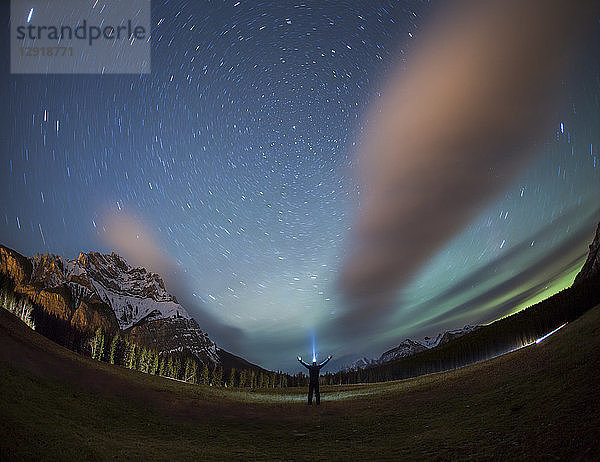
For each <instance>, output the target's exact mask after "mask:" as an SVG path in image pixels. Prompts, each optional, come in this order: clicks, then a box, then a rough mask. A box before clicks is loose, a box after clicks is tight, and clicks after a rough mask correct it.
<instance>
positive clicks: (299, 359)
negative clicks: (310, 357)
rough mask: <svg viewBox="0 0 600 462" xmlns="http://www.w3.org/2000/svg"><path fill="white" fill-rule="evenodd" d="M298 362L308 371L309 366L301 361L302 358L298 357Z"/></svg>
mask: <svg viewBox="0 0 600 462" xmlns="http://www.w3.org/2000/svg"><path fill="white" fill-rule="evenodd" d="M298 361H300V363H301V364H302V365H303V366H304V367H306V368H307V369H310V366H309V365H308V364H306V363H305V362H304V361H302V358H301V357H300V356H298Z"/></svg>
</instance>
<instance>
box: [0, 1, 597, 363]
mask: <svg viewBox="0 0 600 462" xmlns="http://www.w3.org/2000/svg"><path fill="white" fill-rule="evenodd" d="M434 8H435V6H434V5H430V4H429V3H423V2H408V1H406V2H404V1H403V2H391V1H375V0H373V1H368V2H347V1H344V2H321V1H314V2H310V1H307V2H298V3H295V2H288V1H272V2H244V1H242V2H238V1H226V2H225V1H224V2H221V1H214V2H206V1H195V0H194V1H165V2H158V1H156V2H153V5H152V27H153V30H152V72H151V73H150V74H148V75H105V76H99V75H46V76H45V75H11V74H10V72H9V61H8V58H7V56H8V44H7V42H8V40H9V34H8V32H7V30H6V27H7V26H8V19H6V18H8V17H9V13H8V7H7V6H6V5H3V6H2V13H3V14H2V18H5V19H3V22H4V24H5V26H6V27H5V32H4V36H3V38H4V40H3V41H2V45H0V47H2V51H3V53H2V56H4V57H5V58H4V59H3V60H2V65H1V66H2V67H1V69H0V72H1V75H0V107H1V108H2V112H1V113H0V118H1V121H0V191H1V196H0V197H1V198H2V200H1V202H0V242H1V243H3V244H4V245H7V246H8V247H11V248H14V249H15V250H17V251H19V252H21V253H23V254H25V255H32V254H35V253H46V252H50V253H55V254H58V255H63V256H65V257H68V258H76V257H77V255H78V254H79V252H81V251H92V250H94V251H101V252H111V251H113V250H115V251H117V252H118V253H120V254H122V255H124V256H125V257H126V258H127V259H128V260H129V261H130V262H131V263H136V264H144V265H147V266H149V267H150V268H151V269H152V270H154V271H157V272H159V273H161V274H163V276H164V277H165V279H166V281H167V287H168V288H169V289H170V290H171V291H172V292H174V294H175V295H176V296H177V298H178V299H179V301H180V302H181V303H182V304H183V305H184V306H185V307H186V308H187V309H188V311H189V312H190V313H191V314H192V315H194V316H195V317H196V319H198V321H199V323H200V325H201V327H202V328H204V329H205V330H207V331H208V333H209V335H210V336H211V337H212V338H213V339H215V340H216V341H217V343H218V345H219V346H221V347H223V348H225V349H227V350H229V351H232V352H233V353H236V354H239V355H241V356H243V357H245V358H246V359H248V360H250V361H252V362H255V363H258V364H260V365H262V366H264V367H267V368H271V369H284V370H293V368H294V361H295V357H296V355H297V354H301V355H302V356H305V357H310V356H311V349H312V341H313V340H312V339H313V338H314V339H315V342H316V349H317V351H318V352H319V353H320V354H319V358H321V359H324V357H325V356H326V355H328V354H334V355H335V357H336V359H338V365H341V364H342V363H343V362H344V361H350V360H352V359H355V358H356V357H359V356H363V355H364V356H378V355H379V354H380V353H382V352H383V351H384V350H386V349H388V348H391V347H393V346H395V345H396V344H398V343H399V342H400V341H401V340H403V339H404V338H406V337H412V338H422V337H423V336H425V335H435V334H437V333H438V332H440V331H443V330H444V329H450V328H457V327H462V326H463V325H465V324H467V323H469V324H475V323H483V322H490V321H493V320H494V319H497V318H498V317H501V316H504V315H507V314H510V313H513V312H515V311H517V310H519V309H521V308H523V307H525V306H527V305H529V304H531V303H533V302H536V301H538V300H541V299H543V298H545V297H546V296H548V295H550V294H552V293H554V292H556V291H557V290H560V289H562V288H564V287H566V286H568V285H570V283H571V282H572V279H573V277H574V275H575V274H576V272H577V271H578V269H579V268H580V266H581V265H582V264H583V260H584V258H585V255H586V251H587V246H588V244H589V242H590V241H591V238H592V235H593V232H594V229H595V224H596V223H597V221H598V220H599V219H600V202H599V201H598V199H599V198H600V154H599V148H600V116H599V114H600V110H599V109H600V104H599V95H600V91H599V83H598V82H599V80H598V75H599V73H598V59H599V56H600V55H599V54H598V50H597V49H596V48H592V49H591V51H590V52H589V53H587V54H586V57H585V58H584V59H583V60H582V65H581V69H580V70H578V71H577V72H575V73H574V75H573V77H572V79H571V80H569V81H567V82H565V83H564V87H565V89H566V93H567V94H568V98H569V104H568V106H567V107H566V109H564V110H563V109H561V111H562V112H561V114H560V120H561V122H560V124H558V125H556V126H553V127H550V128H549V129H547V132H546V134H545V136H544V140H545V141H544V142H543V143H540V144H538V145H537V146H536V148H535V149H536V152H537V156H535V157H534V158H533V160H532V161H531V162H530V163H529V164H528V166H527V167H526V168H524V169H523V170H522V171H521V172H520V173H519V174H518V175H517V176H516V177H515V178H514V179H513V180H512V181H511V182H510V184H509V186H508V187H507V188H506V189H505V191H503V192H502V193H501V194H500V195H499V196H497V197H496V198H495V199H494V200H492V201H491V202H490V203H489V204H488V205H487V206H485V207H484V208H483V209H482V210H480V212H479V214H478V215H477V216H476V217H475V218H474V219H473V220H472V222H471V223H470V224H469V225H468V226H466V227H465V228H464V229H463V231H462V232H461V233H459V234H458V235H457V236H455V237H454V238H453V239H451V240H449V241H448V242H447V243H446V245H445V246H444V247H443V248H442V249H441V250H440V251H439V252H437V253H436V255H435V256H434V257H433V258H432V259H431V260H430V261H429V262H428V263H426V264H425V265H424V266H423V267H422V268H421V270H420V271H419V272H418V273H417V274H416V275H415V276H414V278H413V279H412V280H411V282H410V283H408V284H405V285H404V286H401V287H400V288H399V289H398V297H397V301H396V302H395V305H394V306H396V308H395V309H394V310H393V314H392V315H391V316H390V317H389V319H387V320H386V322H385V323H384V324H383V325H382V324H381V323H376V322H375V321H376V320H374V324H373V325H372V326H370V325H368V323H366V325H365V326H364V329H361V330H359V333H358V334H355V335H353V336H352V337H351V338H348V337H347V336H346V334H345V333H344V332H343V331H341V330H339V329H337V327H336V319H337V318H338V317H339V316H341V315H343V314H344V312H345V309H346V305H345V301H344V297H343V296H342V294H341V293H340V290H339V288H338V287H339V285H338V277H339V274H340V268H341V265H342V262H343V259H344V257H345V253H346V251H347V249H348V246H349V243H348V235H349V233H350V231H351V227H352V224H353V217H354V213H355V207H356V205H357V204H358V202H359V198H360V188H359V186H358V182H357V180H356V172H355V170H356V161H355V154H356V146H357V144H358V142H359V140H360V137H361V135H362V133H363V128H362V127H363V126H364V124H363V122H364V118H365V114H366V112H367V109H368V108H369V106H370V104H371V103H372V101H373V99H374V98H376V97H378V92H380V91H381V89H382V85H383V82H384V79H385V76H386V75H387V73H389V72H390V71H391V70H392V69H393V68H395V67H396V66H398V65H400V66H410V60H408V61H407V60H405V58H404V57H405V56H406V54H407V53H408V52H409V51H410V49H411V47H412V46H413V42H414V41H416V40H418V39H419V34H420V26H421V25H422V22H423V20H424V18H425V17H427V15H428V14H430V13H431V10H432V9H434ZM423 136H427V133H423ZM128 233H130V234H131V235H132V236H133V237H132V239H134V240H135V239H138V240H142V241H144V242H145V245H146V247H144V246H141V247H140V248H142V249H147V248H148V247H152V248H153V249H154V255H155V256H157V257H156V258H154V259H151V260H148V258H149V256H151V254H152V252H143V251H141V252H140V251H138V252H136V251H135V249H136V247H135V246H131V245H127V242H128V241H127V240H128V239H129V235H128ZM115 234H118V236H115ZM361 332H362V333H361ZM333 368H334V369H335V365H334V367H333Z"/></svg>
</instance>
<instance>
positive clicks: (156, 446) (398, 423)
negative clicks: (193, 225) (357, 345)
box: [0, 307, 600, 461]
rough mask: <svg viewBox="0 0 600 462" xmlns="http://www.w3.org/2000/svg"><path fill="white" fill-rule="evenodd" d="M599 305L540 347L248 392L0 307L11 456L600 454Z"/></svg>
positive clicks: (3, 430) (1, 409) (6, 442)
mask: <svg viewBox="0 0 600 462" xmlns="http://www.w3.org/2000/svg"><path fill="white" fill-rule="evenodd" d="M599 368H600V307H596V308H595V309H593V310H591V311H589V312H588V313H586V314H585V315H584V316H583V317H581V318H580V319H578V320H577V321H575V322H573V323H571V324H569V325H568V326H567V327H565V328H564V329H562V330H560V331H558V332H557V333H556V334H555V335H553V336H551V337H549V338H548V339H546V340H545V341H543V342H542V343H540V344H539V345H533V346H529V347H526V348H523V349H521V350H519V351H515V352H513V353H510V354H507V355H505V356H502V357H498V358H495V359H493V360H490V361H486V362H483V363H479V364H476V365H472V366H469V367H465V368H462V369H459V370H455V371H451V372H446V373H440V374H432V375H428V376H423V377H419V378H415V379H409V380H403V381H398V382H388V383H381V384H369V385H353V386H332V387H323V389H322V400H323V402H322V405H321V406H320V407H316V406H313V407H309V406H307V405H306V404H304V399H305V393H306V389H300V388H289V389H284V390H278V389H275V390H267V391H264V390H261V391H256V392H252V391H242V390H228V389H215V388H209V387H203V386H196V385H188V384H185V383H180V382H175V381H172V380H167V379H163V378H160V377H154V376H148V375H146V374H142V373H138V372H135V371H131V370H128V369H124V368H120V367H115V366H110V365H108V364H105V363H100V362H96V361H92V360H90V359H87V358H84V357H82V356H78V355H76V354H74V353H72V352H70V351H69V350H66V349H64V348H62V347H60V346H58V345H56V344H54V343H52V342H50V341H49V340H47V339H46V338H44V337H42V336H41V335H39V334H37V333H35V332H33V331H31V330H29V329H28V328H27V327H25V326H24V324H22V323H21V322H20V321H18V320H17V319H16V318H14V317H13V316H12V315H11V314H10V313H8V312H6V311H5V310H0V460H24V459H27V460H29V459H31V460H125V459H127V460H130V459H134V460H195V461H197V460H286V461H288V460H289V461H293V460H296V461H299V460H471V459H473V460H598V456H599V450H600V416H599V411H600V399H599V397H598V393H599V391H600V380H599V379H600V372H599Z"/></svg>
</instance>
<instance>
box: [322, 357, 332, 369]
mask: <svg viewBox="0 0 600 462" xmlns="http://www.w3.org/2000/svg"><path fill="white" fill-rule="evenodd" d="M330 359H331V355H329V356H327V359H326V360H325V361H323V362H322V363H321V364H320V366H321V367H323V366H324V365H325V364H327V363H328V362H329V360H330Z"/></svg>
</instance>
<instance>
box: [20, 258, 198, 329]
mask: <svg viewBox="0 0 600 462" xmlns="http://www.w3.org/2000/svg"><path fill="white" fill-rule="evenodd" d="M31 262H32V264H33V273H32V283H34V284H36V283H37V284H39V285H43V286H45V287H57V286H59V285H61V284H65V283H66V284H68V285H70V286H74V285H75V286H78V287H76V288H77V289H78V292H79V293H82V295H83V296H86V295H91V294H96V295H97V296H98V297H99V298H100V299H101V300H102V301H103V302H105V303H106V304H107V305H109V306H110V307H111V308H112V310H113V311H114V312H115V316H116V317H117V321H118V323H119V327H120V328H121V329H127V328H129V327H131V326H133V325H134V324H136V323H138V322H140V321H142V320H153V319H162V318H185V319H190V318H191V317H190V315H189V314H188V312H187V311H186V310H185V308H183V307H182V306H181V305H180V304H179V303H178V302H177V299H176V298H175V297H173V296H172V295H171V294H169V293H168V292H167V290H166V288H165V284H164V282H163V280H162V279H161V278H160V276H159V275H158V274H156V273H152V272H149V271H147V270H146V269H145V268H136V267H132V266H130V265H129V264H128V263H127V262H126V261H125V260H124V259H123V258H122V257H120V256H119V255H117V254H115V253H114V252H113V253H111V254H110V255H105V254H100V253H97V252H89V253H81V254H79V257H78V258H77V260H67V259H64V258H62V257H59V256H55V255H51V254H50V255H35V256H33V257H32V258H31ZM74 288H75V287H74Z"/></svg>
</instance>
